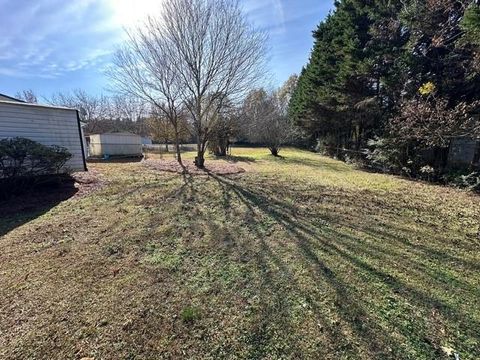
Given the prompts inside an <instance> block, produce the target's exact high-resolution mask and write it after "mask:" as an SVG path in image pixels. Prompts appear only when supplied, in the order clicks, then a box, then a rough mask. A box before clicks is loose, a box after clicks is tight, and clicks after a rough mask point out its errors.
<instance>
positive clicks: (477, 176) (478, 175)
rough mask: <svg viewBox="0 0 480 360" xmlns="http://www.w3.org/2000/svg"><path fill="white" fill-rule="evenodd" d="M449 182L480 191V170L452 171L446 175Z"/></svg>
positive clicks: (445, 179)
mask: <svg viewBox="0 0 480 360" xmlns="http://www.w3.org/2000/svg"><path fill="white" fill-rule="evenodd" d="M444 181H445V182H446V183H447V184H453V185H455V186H458V187H460V188H465V189H468V190H471V191H475V192H480V172H471V173H468V174H462V173H461V172H450V173H448V174H446V175H445V176H444Z"/></svg>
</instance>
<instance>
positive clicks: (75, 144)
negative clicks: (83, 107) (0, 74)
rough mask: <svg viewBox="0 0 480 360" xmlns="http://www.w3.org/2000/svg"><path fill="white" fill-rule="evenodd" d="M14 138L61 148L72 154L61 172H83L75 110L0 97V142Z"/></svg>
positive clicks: (82, 157) (82, 145)
mask: <svg viewBox="0 0 480 360" xmlns="http://www.w3.org/2000/svg"><path fill="white" fill-rule="evenodd" d="M14 137H23V138H27V139H30V140H33V141H36V142H39V143H41V144H43V145H58V146H62V147H65V148H66V149H67V150H68V151H69V152H70V154H72V157H71V159H70V160H69V161H68V162H67V163H66V164H65V169H68V170H72V171H86V170H87V165H86V161H85V157H86V155H85V151H84V149H85V144H84V139H83V132H82V128H81V125H80V118H79V116H78V111H77V110H75V109H70V108H64V107H57V106H47V105H39V104H30V103H26V102H23V101H20V100H17V99H14V98H11V97H9V96H6V95H2V94H0V139H5V138H14Z"/></svg>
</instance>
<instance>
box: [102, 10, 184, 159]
mask: <svg viewBox="0 0 480 360" xmlns="http://www.w3.org/2000/svg"><path fill="white" fill-rule="evenodd" d="M166 40H167V39H166V38H165V37H164V36H162V32H161V31H159V29H157V27H156V26H155V22H154V21H153V20H152V19H149V21H148V22H147V23H146V24H145V26H144V27H141V28H140V27H139V28H137V29H136V30H135V31H133V32H129V33H128V40H127V41H126V42H125V44H124V45H123V47H122V48H121V49H119V50H118V51H117V52H116V54H115V56H114V60H113V63H114V66H113V67H112V68H111V69H110V70H109V72H108V75H109V77H110V78H111V79H112V80H113V82H114V85H115V88H116V90H117V91H118V92H120V93H121V94H127V95H130V96H136V97H138V98H140V99H142V100H144V101H145V102H147V103H149V104H150V105H151V106H152V107H154V108H155V109H156V111H158V112H159V113H161V114H163V115H164V116H165V117H166V118H167V119H168V121H170V123H171V125H172V127H173V130H174V138H175V149H176V154H177V160H178V162H179V163H180V164H181V163H182V157H181V154H180V141H179V135H180V134H179V119H180V117H181V116H182V115H183V112H184V109H183V105H182V91H181V84H180V82H179V77H178V74H177V73H176V70H175V67H174V64H173V63H172V59H171V57H169V56H168V52H167V48H168V47H169V43H168V41H166Z"/></svg>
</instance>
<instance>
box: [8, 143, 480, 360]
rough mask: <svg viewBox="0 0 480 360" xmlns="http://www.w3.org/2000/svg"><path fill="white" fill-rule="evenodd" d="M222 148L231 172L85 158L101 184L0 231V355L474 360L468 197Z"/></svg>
mask: <svg viewBox="0 0 480 360" xmlns="http://www.w3.org/2000/svg"><path fill="white" fill-rule="evenodd" d="M234 154H235V157H230V158H228V159H226V160H213V159H209V164H210V163H216V162H217V161H218V162H222V163H225V162H227V163H232V164H239V165H240V166H241V167H242V168H245V169H247V170H248V171H247V172H245V173H243V174H242V176H229V175H227V176H224V175H215V174H212V175H211V176H188V175H186V176H182V175H180V174H176V173H169V172H163V171H158V170H157V169H153V168H150V167H147V166H145V165H144V164H142V163H98V164H94V165H90V166H91V168H92V169H95V170H96V171H98V173H99V174H101V176H102V178H103V179H104V180H105V181H106V182H108V183H107V185H106V186H104V187H103V188H100V189H98V190H97V191H94V192H91V193H89V194H86V195H85V196H81V197H73V198H70V199H68V200H66V201H63V202H62V203H60V204H58V205H57V206H55V207H52V208H50V209H49V210H48V211H45V212H43V213H41V214H38V215H37V216H31V217H30V218H29V220H28V221H25V222H21V223H19V224H18V225H17V226H13V227H12V226H10V227H9V229H8V231H6V232H5V234H4V235H3V236H2V237H1V238H0V292H1V297H0V334H1V335H2V336H1V337H0V358H2V359H25V358H35V359H79V358H82V357H92V358H95V359H159V358H191V359H206V358H211V359H218V358H243V359H260V358H266V359H280V358H282V359H300V358H310V359H317V358H322V359H323V358H324V359H372V358H377V359H448V358H452V357H449V355H448V353H451V354H453V353H454V352H456V353H458V354H459V355H460V358H461V359H477V358H479V357H480V350H479V337H478V329H479V328H480V293H479V285H480V265H479V264H480V251H479V250H480V244H479V240H478V238H477V237H476V231H477V228H478V214H479V213H480V202H479V199H478V196H473V195H471V194H469V193H466V192H462V191H457V190H454V189H446V188H442V187H438V186H432V185H427V184H422V183H413V182H410V181H406V180H403V179H399V178H395V177H392V176H385V175H380V174H370V173H365V172H361V171H357V170H355V169H353V168H352V167H350V166H348V165H345V164H342V163H340V162H336V161H334V160H331V159H327V158H323V157H320V156H318V155H315V154H311V153H307V152H302V151H296V150H286V151H283V152H282V155H283V156H284V158H280V159H278V158H273V157H270V156H268V155H267V154H268V152H267V151H266V150H264V149H234ZM189 156H190V157H191V156H193V155H190V154H186V158H187V159H188V158H189ZM27 213H28V211H27ZM27 213H22V214H12V215H10V216H8V217H3V218H2V219H1V220H0V223H1V224H6V223H11V221H13V220H14V219H15V218H18V217H25V216H28V214H27Z"/></svg>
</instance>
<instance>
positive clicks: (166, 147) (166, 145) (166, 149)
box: [165, 140, 168, 152]
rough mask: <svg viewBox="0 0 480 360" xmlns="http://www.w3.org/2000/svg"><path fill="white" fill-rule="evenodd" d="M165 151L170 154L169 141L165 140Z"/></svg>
mask: <svg viewBox="0 0 480 360" xmlns="http://www.w3.org/2000/svg"><path fill="white" fill-rule="evenodd" d="M165 151H166V152H168V140H165Z"/></svg>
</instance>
